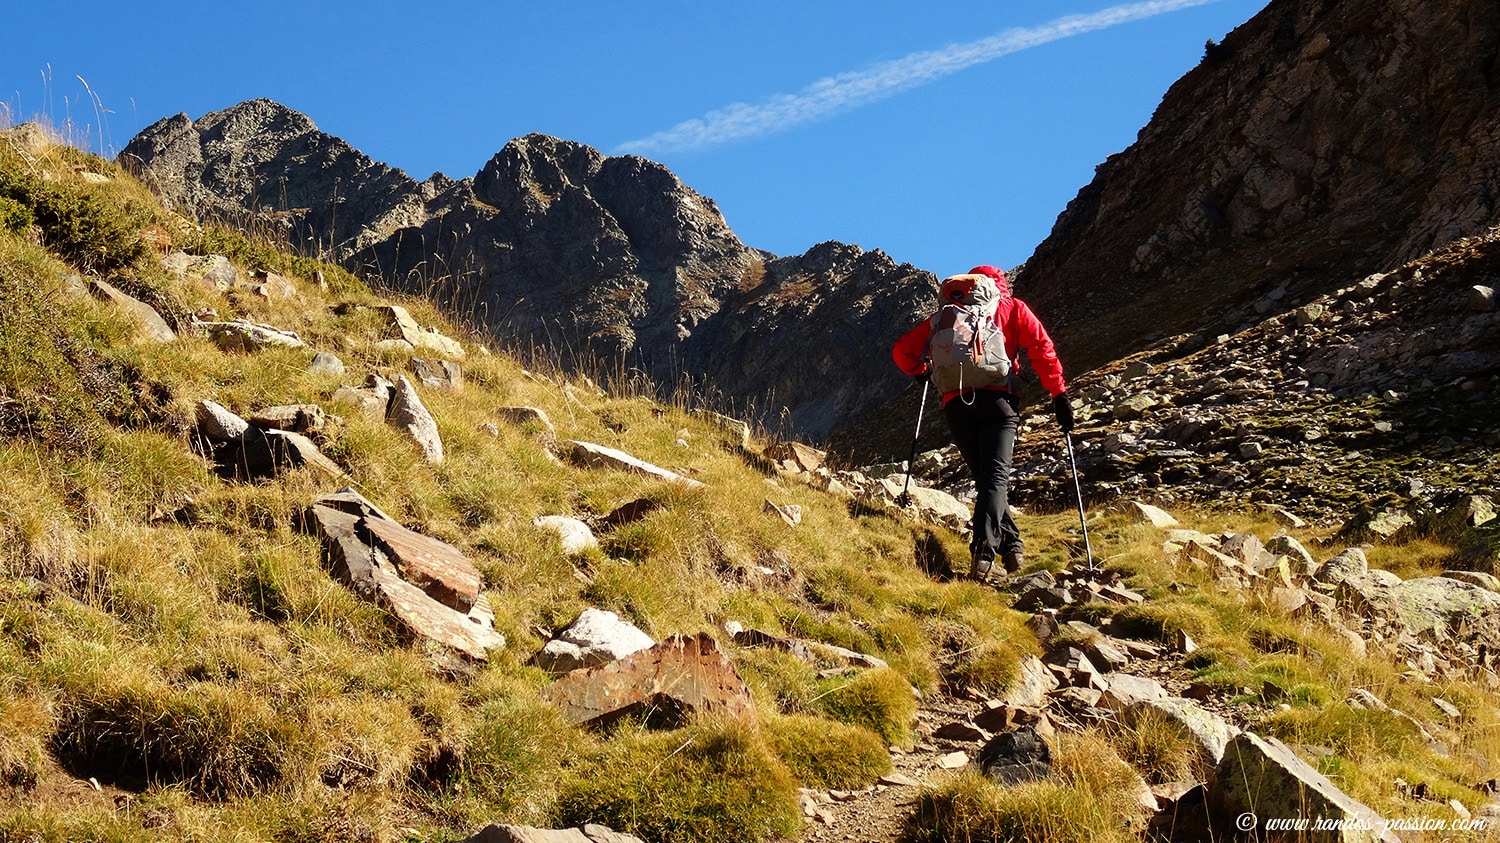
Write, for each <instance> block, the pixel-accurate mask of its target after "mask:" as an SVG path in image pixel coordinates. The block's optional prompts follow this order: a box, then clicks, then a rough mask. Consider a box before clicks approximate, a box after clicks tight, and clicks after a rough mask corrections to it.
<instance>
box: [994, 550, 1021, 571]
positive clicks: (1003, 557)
mask: <svg viewBox="0 0 1500 843" xmlns="http://www.w3.org/2000/svg"><path fill="white" fill-rule="evenodd" d="M1000 564H1002V565H1004V566H1005V572H1006V573H1008V574H1014V573H1016V572H1017V571H1019V570H1021V566H1022V565H1025V564H1026V555H1025V554H1024V553H1023V552H1022V550H1021V548H1019V547H1012V548H1010V549H1008V550H1006V551H1005V552H1004V553H1001V554H1000Z"/></svg>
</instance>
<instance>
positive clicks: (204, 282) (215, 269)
mask: <svg viewBox="0 0 1500 843" xmlns="http://www.w3.org/2000/svg"><path fill="white" fill-rule="evenodd" d="M161 265H162V268H164V269H166V270H167V271H168V272H170V273H171V274H173V275H175V276H177V277H178V278H179V279H182V280H184V281H193V282H195V283H197V284H198V285H199V286H200V287H202V288H203V289H204V290H205V291H207V292H210V293H222V292H225V291H226V290H230V289H232V288H233V287H234V285H235V283H236V282H238V281H239V272H238V271H237V270H236V269H235V268H234V264H232V263H230V262H229V258H226V257H224V256H223V255H202V256H194V255H189V254H188V253H186V252H180V251H179V252H172V253H170V254H168V255H166V256H164V257H163V258H162V259H161Z"/></svg>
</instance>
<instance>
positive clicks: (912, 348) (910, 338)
mask: <svg viewBox="0 0 1500 843" xmlns="http://www.w3.org/2000/svg"><path fill="white" fill-rule="evenodd" d="M931 333H932V325H931V324H929V322H928V321H927V320H926V319H923V320H922V321H921V322H918V323H917V324H916V325H915V326H914V327H913V328H912V329H911V330H910V331H907V332H906V333H905V334H902V335H901V339H899V340H896V344H895V345H894V346H893V347H892V348H891V359H892V360H895V361H896V365H897V366H898V367H900V369H901V371H903V372H905V373H906V374H908V375H910V376H912V377H914V378H915V377H919V376H920V375H922V374H925V373H926V372H927V360H926V359H925V357H926V354H927V338H928V337H929V336H930V335H931Z"/></svg>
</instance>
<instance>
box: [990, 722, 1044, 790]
mask: <svg viewBox="0 0 1500 843" xmlns="http://www.w3.org/2000/svg"><path fill="white" fill-rule="evenodd" d="M978 763H979V768H980V769H981V770H983V771H984V774H985V775H987V776H989V777H990V778H991V779H994V780H995V781H996V782H998V783H999V784H1002V785H1016V784H1021V783H1022V782H1029V781H1036V780H1037V779H1044V778H1046V777H1047V775H1048V774H1050V773H1051V772H1052V750H1051V748H1050V747H1048V746H1047V742H1046V741H1045V740H1043V739H1042V736H1041V735H1039V734H1037V731H1036V730H1035V729H1033V728H1031V727H1023V728H1020V729H1017V730H1015V731H1013V732H1006V733H1005V734H1003V735H997V736H995V738H994V739H992V740H991V741H990V742H989V743H987V744H985V745H984V748H982V749H980V750H979V758H978Z"/></svg>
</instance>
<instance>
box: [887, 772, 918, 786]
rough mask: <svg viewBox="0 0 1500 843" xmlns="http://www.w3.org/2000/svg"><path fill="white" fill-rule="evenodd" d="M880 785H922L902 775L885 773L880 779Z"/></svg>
mask: <svg viewBox="0 0 1500 843" xmlns="http://www.w3.org/2000/svg"><path fill="white" fill-rule="evenodd" d="M880 784H883V785H885V786H887V787H921V785H922V783H921V782H919V781H917V780H916V779H914V778H912V777H911V776H908V775H906V774H904V773H887V774H885V775H883V776H881V777H880Z"/></svg>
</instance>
